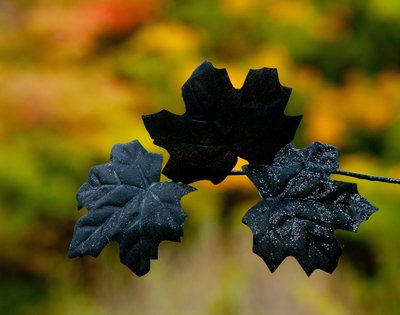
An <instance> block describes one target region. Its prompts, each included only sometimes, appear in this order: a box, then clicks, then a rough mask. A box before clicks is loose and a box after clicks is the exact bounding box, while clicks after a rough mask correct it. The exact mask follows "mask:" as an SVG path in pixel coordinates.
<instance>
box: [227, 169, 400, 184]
mask: <svg viewBox="0 0 400 315" xmlns="http://www.w3.org/2000/svg"><path fill="white" fill-rule="evenodd" d="M332 174H337V175H343V176H350V177H355V178H359V179H365V180H369V181H376V182H383V183H389V184H400V178H390V177H385V176H375V175H368V174H360V173H354V172H349V171H343V170H336V171H333V172H332ZM229 175H245V174H244V172H243V171H239V170H233V171H231V172H230V174H229Z"/></svg>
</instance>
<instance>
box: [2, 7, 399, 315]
mask: <svg viewBox="0 0 400 315" xmlns="http://www.w3.org/2000/svg"><path fill="white" fill-rule="evenodd" d="M204 59H208V60H210V61H212V62H213V63H214V65H215V66H217V67H220V68H227V71H228V73H229V75H230V77H231V80H232V82H233V84H234V86H235V87H237V88H239V87H241V85H242V83H243V80H244V78H245V77H246V74H247V71H248V69H250V68H253V69H254V68H260V67H264V66H265V67H274V68H278V71H279V76H280V81H281V83H282V84H283V85H285V86H289V87H292V88H293V93H292V97H291V99H290V101H289V104H288V107H287V110H286V113H287V114H289V115H290V114H291V115H297V114H300V113H303V114H304V118H303V121H302V123H301V126H300V130H299V131H298V133H297V135H296V138H295V141H294V144H295V145H296V146H299V147H304V146H306V145H308V144H309V143H310V142H312V141H321V142H327V143H330V144H333V145H335V146H337V147H338V148H339V151H340V164H341V168H342V169H345V170H350V171H354V172H361V173H369V174H377V175H384V176H391V177H400V2H399V1H398V0H337V1H328V0H281V1H273V0H247V1H246V0H185V1H183V0H182V1H178V0H175V1H174V0H87V1H83V0H82V1H78V0H38V1H29V0H0V109H1V111H0V314H2V315H8V314H13V315H30V314H42V315H47V314H49V315H57V314H60V315H64V314H71V315H79V314H84V315H90V314H96V315H102V314H114V315H119V314H121V315H122V314H166V315H168V314H171V315H177V314H178V315H179V314H185V315H192V314H193V315H195V314H196V315H197V314H199V315H200V314H210V315H214V314H215V315H217V314H228V315H236V314H249V315H250V314H251V315H258V314H307V315H313V314H332V315H347V314H380V315H381V314H386V315H394V314H400V285H399V282H400V228H399V224H400V210H399V203H400V187H399V185H389V184H383V183H368V182H365V181H356V180H354V179H351V178H343V177H342V178H341V179H344V180H349V181H355V182H357V183H358V184H359V190H360V193H361V194H362V195H363V196H364V197H365V198H367V199H368V200H369V201H370V202H371V203H372V204H374V205H375V206H377V207H378V208H380V210H379V211H378V212H377V213H375V214H373V215H372V217H371V218H370V220H369V221H367V222H365V223H363V224H362V225H361V227H360V229H359V231H358V233H350V232H343V231H337V233H336V235H337V236H338V238H339V239H340V241H341V243H342V244H343V245H344V253H343V255H342V257H341V259H340V261H339V266H338V268H337V269H336V270H335V272H334V273H333V274H332V275H329V274H327V273H325V272H323V271H319V270H318V271H315V272H314V273H313V274H312V275H311V277H309V278H308V277H307V276H306V275H305V273H304V272H303V270H302V269H301V267H300V266H299V265H298V264H297V263H296V261H295V260H294V259H293V258H288V259H286V260H285V261H284V262H283V263H282V265H281V266H280V267H279V268H278V270H277V271H276V272H275V273H274V274H271V273H270V272H269V270H268V269H267V267H266V265H265V264H264V262H263V261H262V260H261V259H260V258H259V257H258V256H256V255H255V254H253V253H252V235H251V231H250V229H249V228H248V227H246V226H245V225H243V224H242V223H241V218H242V216H243V215H244V213H245V212H246V211H247V209H249V208H250V207H251V206H252V205H254V204H255V203H256V202H257V201H258V200H259V197H258V193H257V191H256V189H255V187H253V185H252V184H251V183H250V182H249V180H248V179H247V178H245V177H241V176H240V177H239V176H238V177H235V178H228V179H227V180H226V181H224V182H223V183H222V184H220V185H218V186H214V185H212V184H210V183H207V182H198V183H195V184H194V186H195V187H197V188H198V191H197V192H195V193H192V194H190V195H188V196H186V197H184V198H183V207H184V209H185V211H186V212H187V214H188V219H187V221H186V224H185V237H184V238H183V239H182V243H172V242H163V243H162V244H161V245H160V249H159V260H156V261H153V262H152V269H151V271H150V273H149V274H147V275H146V276H144V277H142V278H138V277H136V276H135V275H134V274H133V273H131V272H130V270H129V269H128V268H127V267H125V266H123V265H122V264H120V262H119V256H118V246H117V245H111V246H108V247H107V248H106V249H105V250H104V251H103V253H102V254H101V255H100V256H99V258H98V259H94V258H91V257H86V258H83V259H72V260H70V259H68V258H67V254H66V253H67V249H68V246H69V242H70V240H71V236H72V231H73V225H74V223H75V221H76V220H77V219H78V218H79V217H80V216H81V215H83V214H84V213H85V211H86V210H82V211H81V212H77V211H76V200H75V193H76V190H77V189H78V188H79V186H80V185H81V184H82V183H83V182H84V181H85V180H86V177H87V174H88V170H89V167H90V166H92V165H94V164H101V163H105V162H106V161H108V159H109V152H110V149H111V146H112V145H113V144H115V143H123V142H128V141H130V140H133V139H139V140H140V141H141V143H142V144H143V145H144V146H145V148H146V149H147V150H149V151H152V152H158V153H162V154H164V156H165V160H166V159H167V156H168V155H167V153H166V151H164V150H163V149H161V148H158V147H156V146H154V145H153V144H152V140H151V139H150V137H149V136H148V134H147V132H146V130H145V128H144V126H143V123H142V121H141V115H142V114H150V113H154V112H157V111H159V110H161V109H163V108H165V109H168V110H169V111H171V112H175V113H178V114H181V113H183V112H184V105H183V101H182V99H181V95H180V88H181V86H182V84H183V83H184V82H185V81H186V79H187V78H188V77H189V76H190V74H191V72H192V71H193V70H194V69H195V68H196V67H197V65H199V64H200V63H201V62H202V61H203V60H204ZM164 162H165V161H164ZM243 163H244V162H243V161H241V162H240V164H243ZM338 178H340V177H338Z"/></svg>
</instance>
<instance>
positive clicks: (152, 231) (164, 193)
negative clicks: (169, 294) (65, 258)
mask: <svg viewBox="0 0 400 315" xmlns="http://www.w3.org/2000/svg"><path fill="white" fill-rule="evenodd" d="M161 163H162V156H161V155H159V154H153V153H148V152H147V151H146V150H145V149H144V148H143V147H142V146H141V145H140V143H139V142H138V141H132V142H130V143H126V144H117V145H114V146H113V149H112V152H111V161H110V162H108V163H106V164H102V165H99V166H95V167H93V168H92V169H91V170H90V172H89V178H88V180H87V182H86V183H84V184H83V185H82V186H81V188H80V189H79V191H78V193H77V200H78V208H79V209H80V208H82V207H86V208H87V209H88V213H87V214H86V215H84V216H83V217H81V218H80V219H79V220H78V221H77V223H76V225H75V230H74V235H73V238H72V242H71V245H70V248H69V252H68V255H69V257H71V258H72V257H77V256H85V255H91V256H94V257H97V256H98V255H99V254H100V252H101V251H102V249H103V248H104V247H105V246H106V245H107V244H108V243H109V242H111V241H116V242H118V243H119V245H120V259H121V262H122V263H123V264H125V265H127V266H128V267H129V268H130V269H131V270H132V271H133V272H134V273H135V274H137V275H138V276H142V275H144V274H146V273H147V272H148V271H149V270H150V259H157V251H158V245H159V243H160V242H161V241H163V240H170V241H176V242H179V241H180V237H181V236H182V235H183V231H182V226H183V222H184V220H185V218H186V215H185V213H184V212H183V210H182V208H181V206H180V199H181V197H182V196H183V195H185V194H187V193H189V192H191V191H193V190H194V188H192V187H190V186H187V185H180V184H177V183H173V182H160V173H161Z"/></svg>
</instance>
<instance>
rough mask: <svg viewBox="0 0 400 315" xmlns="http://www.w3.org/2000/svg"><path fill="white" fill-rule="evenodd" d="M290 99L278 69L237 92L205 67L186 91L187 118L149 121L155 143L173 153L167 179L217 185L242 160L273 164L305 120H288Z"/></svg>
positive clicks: (253, 77)
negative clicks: (280, 79)
mask: <svg viewBox="0 0 400 315" xmlns="http://www.w3.org/2000/svg"><path fill="white" fill-rule="evenodd" d="M290 93H291V89H290V88H287V87H284V86H281V84H280V83H279V79H278V74H277V70H276V69H272V68H262V69H259V70H250V71H249V73H248V75H247V77H246V80H245V82H244V85H243V87H242V88H241V89H235V88H234V87H233V86H232V83H231V82H230V80H229V77H228V74H227V72H226V70H225V69H216V68H214V67H213V65H212V64H211V63H210V62H208V61H205V62H203V63H202V64H201V65H200V66H199V67H198V68H197V69H196V70H195V71H194V72H193V74H192V76H191V77H190V78H189V79H188V81H187V82H186V83H185V84H184V85H183V87H182V95H183V99H184V101H185V105H186V113H185V114H184V115H181V116H180V115H176V114H172V113H170V112H168V111H166V110H162V111H161V112H159V113H156V114H153V115H145V116H143V120H144V123H145V126H146V128H147V130H148V132H149V133H150V136H151V137H152V138H153V139H154V143H155V144H157V145H159V146H161V147H163V148H165V149H166V150H167V151H168V152H169V153H170V159H169V161H168V163H167V164H166V166H165V168H164V169H163V174H165V175H166V176H167V177H169V178H171V179H173V180H175V181H180V182H183V183H190V182H194V181H197V180H201V179H208V180H211V181H212V182H213V183H214V184H217V183H219V182H221V181H222V180H224V179H225V177H226V176H227V175H228V174H229V172H230V171H231V169H232V168H233V167H234V166H235V164H236V162H237V157H238V156H239V157H242V158H244V159H246V160H247V161H249V162H250V163H261V164H268V163H271V162H272V160H273V158H274V156H275V154H276V152H277V151H278V150H279V149H280V148H282V147H283V146H285V145H286V144H288V143H289V142H290V141H292V139H293V137H294V134H295V132H296V129H297V127H298V125H299V123H300V120H301V116H294V117H292V116H286V115H284V110H285V107H286V104H287V102H288V100H289V96H290Z"/></svg>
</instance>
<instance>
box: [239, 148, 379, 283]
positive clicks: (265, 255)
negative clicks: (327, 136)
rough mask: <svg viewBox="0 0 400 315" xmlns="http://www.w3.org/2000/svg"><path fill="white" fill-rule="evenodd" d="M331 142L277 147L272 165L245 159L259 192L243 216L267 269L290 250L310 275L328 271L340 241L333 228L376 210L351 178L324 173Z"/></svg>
mask: <svg viewBox="0 0 400 315" xmlns="http://www.w3.org/2000/svg"><path fill="white" fill-rule="evenodd" d="M337 158H338V153H337V150H336V148H334V147H333V146H330V145H327V144H321V143H317V142H316V143H313V144H311V145H310V146H308V147H307V148H305V149H301V150H298V149H295V148H293V146H292V145H290V144H289V145H287V146H285V147H284V148H282V149H281V150H280V151H279V152H278V153H277V155H276V157H275V159H274V161H273V163H272V165H252V164H250V165H248V166H244V167H243V171H244V172H245V173H246V175H247V176H248V177H249V178H250V179H251V180H252V181H253V183H254V184H255V185H256V187H257V188H258V189H259V191H260V193H261V196H262V198H263V200H262V201H260V202H259V203H258V204H256V205H255V206H254V207H253V208H251V209H250V210H249V211H248V212H247V213H246V215H245V216H244V217H243V223H245V224H246V225H248V226H249V227H250V228H251V230H252V232H253V236H254V239H253V251H254V252H255V253H256V254H258V255H259V256H260V257H261V258H262V259H263V260H264V261H265V263H266V264H267V266H268V268H269V269H270V270H271V271H272V272H273V271H275V269H276V268H277V267H278V266H279V264H280V263H281V262H282V261H283V260H284V259H285V257H287V256H294V257H295V258H296V259H297V260H298V262H299V263H300V265H301V266H302V267H303V269H304V271H305V272H306V273H307V274H308V275H310V274H311V273H312V272H313V271H314V270H315V269H322V270H324V271H326V272H329V273H331V272H333V270H334V269H335V268H336V266H337V263H338V259H339V256H340V254H341V247H340V245H339V243H338V242H337V240H336V238H335V236H334V234H333V232H334V230H335V229H344V230H349V231H356V230H357V229H358V226H359V225H360V223H361V222H362V221H364V220H367V219H368V218H369V216H370V215H371V214H372V213H373V212H375V211H376V210H377V208H375V207H374V206H372V205H371V204H370V203H369V202H368V201H367V200H366V199H364V198H362V197H361V196H360V195H359V194H358V191H357V185H356V184H354V183H347V182H341V181H336V180H332V179H330V177H329V175H330V174H331V173H332V172H333V171H334V170H336V169H337V168H338V162H337Z"/></svg>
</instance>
